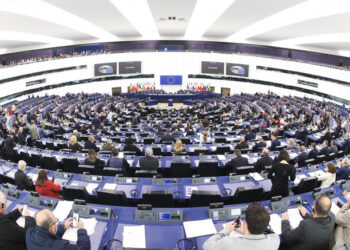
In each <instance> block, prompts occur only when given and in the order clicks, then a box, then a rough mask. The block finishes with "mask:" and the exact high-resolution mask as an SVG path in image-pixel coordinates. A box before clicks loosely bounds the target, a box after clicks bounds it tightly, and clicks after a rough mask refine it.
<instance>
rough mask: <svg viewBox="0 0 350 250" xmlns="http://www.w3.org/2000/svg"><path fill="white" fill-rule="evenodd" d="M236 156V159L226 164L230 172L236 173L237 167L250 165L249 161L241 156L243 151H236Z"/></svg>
mask: <svg viewBox="0 0 350 250" xmlns="http://www.w3.org/2000/svg"><path fill="white" fill-rule="evenodd" d="M234 154H235V158H233V159H232V160H230V161H229V162H227V163H226V164H225V168H226V169H227V171H228V172H236V171H237V167H241V166H248V165H249V162H248V159H247V158H245V157H242V156H241V150H239V149H235V150H234Z"/></svg>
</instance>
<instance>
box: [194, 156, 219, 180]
mask: <svg viewBox="0 0 350 250" xmlns="http://www.w3.org/2000/svg"><path fill="white" fill-rule="evenodd" d="M218 166H219V163H218V161H217V160H203V161H202V160H200V161H199V164H198V172H199V175H200V176H202V177H208V176H218V175H219V173H218V172H219V168H218Z"/></svg>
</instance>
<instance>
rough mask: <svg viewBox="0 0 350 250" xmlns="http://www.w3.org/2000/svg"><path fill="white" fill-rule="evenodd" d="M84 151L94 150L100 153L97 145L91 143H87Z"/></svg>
mask: <svg viewBox="0 0 350 250" xmlns="http://www.w3.org/2000/svg"><path fill="white" fill-rule="evenodd" d="M84 149H94V150H95V151H96V152H98V151H100V149H99V148H98V147H97V146H96V144H95V143H93V142H91V141H87V142H85V145H84Z"/></svg>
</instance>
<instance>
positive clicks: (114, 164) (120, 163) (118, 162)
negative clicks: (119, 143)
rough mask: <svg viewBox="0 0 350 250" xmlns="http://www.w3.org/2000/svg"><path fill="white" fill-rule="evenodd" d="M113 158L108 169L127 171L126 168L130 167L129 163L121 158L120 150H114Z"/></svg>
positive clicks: (108, 163)
mask: <svg viewBox="0 0 350 250" xmlns="http://www.w3.org/2000/svg"><path fill="white" fill-rule="evenodd" d="M111 153H112V157H111V158H110V159H109V160H108V162H107V167H111V168H121V169H123V170H125V168H127V167H130V165H129V163H128V161H127V160H126V159H125V158H119V149H117V148H113V149H112V151H111Z"/></svg>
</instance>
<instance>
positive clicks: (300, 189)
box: [294, 177, 317, 194]
mask: <svg viewBox="0 0 350 250" xmlns="http://www.w3.org/2000/svg"><path fill="white" fill-rule="evenodd" d="M316 185H317V177H307V178H304V179H302V180H301V181H300V183H299V185H298V186H297V187H296V188H295V189H294V193H295V194H302V193H307V192H311V191H312V190H314V189H315V187H316Z"/></svg>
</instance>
